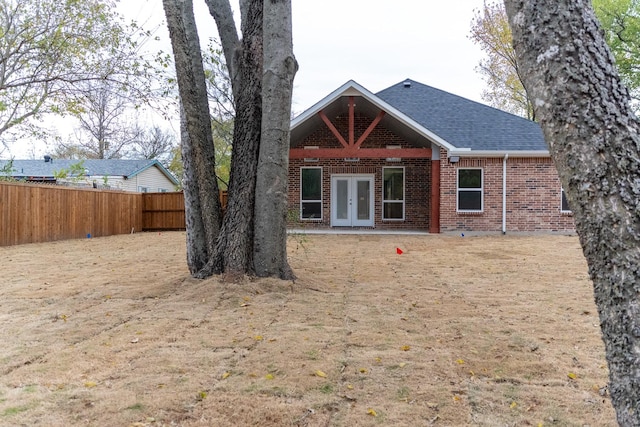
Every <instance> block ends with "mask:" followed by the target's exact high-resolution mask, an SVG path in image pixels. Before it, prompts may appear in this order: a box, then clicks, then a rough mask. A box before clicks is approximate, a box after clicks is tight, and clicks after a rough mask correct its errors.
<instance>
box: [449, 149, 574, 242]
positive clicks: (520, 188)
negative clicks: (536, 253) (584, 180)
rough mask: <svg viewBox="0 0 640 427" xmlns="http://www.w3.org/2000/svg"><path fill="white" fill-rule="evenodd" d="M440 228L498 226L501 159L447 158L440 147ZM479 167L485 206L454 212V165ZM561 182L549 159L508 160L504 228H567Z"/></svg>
mask: <svg viewBox="0 0 640 427" xmlns="http://www.w3.org/2000/svg"><path fill="white" fill-rule="evenodd" d="M440 158H441V161H440V168H441V183H440V185H441V187H440V230H441V231H442V232H454V231H494V232H499V231H502V191H503V190H502V173H503V159H502V158H460V161H459V162H458V163H449V161H448V159H447V153H446V150H441V152H440ZM458 168H482V170H483V179H484V211H483V212H482V213H462V212H457V211H456V209H457V206H456V202H457V194H456V190H457V182H456V179H457V169H458ZM560 191H561V187H560V181H559V179H558V174H557V172H556V169H555V166H554V165H553V162H552V160H551V159H550V158H509V159H507V204H506V205H507V206H506V207H507V209H506V213H507V221H506V229H507V232H535V231H541V232H555V231H558V232H567V231H573V230H574V223H573V216H572V215H571V214H570V213H569V214H567V213H561V212H560V197H561V193H560Z"/></svg>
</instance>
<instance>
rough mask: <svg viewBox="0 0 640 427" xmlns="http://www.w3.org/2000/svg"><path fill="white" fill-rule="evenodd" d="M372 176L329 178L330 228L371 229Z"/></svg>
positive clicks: (372, 204) (372, 203)
mask: <svg viewBox="0 0 640 427" xmlns="http://www.w3.org/2000/svg"><path fill="white" fill-rule="evenodd" d="M373 207H374V202H373V175H332V176H331V226H332V227H373V218H374V217H373V212H374V210H373Z"/></svg>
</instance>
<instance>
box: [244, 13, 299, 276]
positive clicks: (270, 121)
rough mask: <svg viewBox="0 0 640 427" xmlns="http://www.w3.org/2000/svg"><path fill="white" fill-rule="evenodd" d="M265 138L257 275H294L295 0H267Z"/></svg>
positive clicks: (260, 176) (260, 167) (257, 227)
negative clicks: (290, 224)
mask: <svg viewBox="0 0 640 427" xmlns="http://www.w3.org/2000/svg"><path fill="white" fill-rule="evenodd" d="M263 23H264V69H263V76H262V140H261V143H260V155H259V160H258V170H257V182H256V197H255V200H256V202H255V241H254V267H255V272H256V274H257V275H258V276H276V277H280V278H282V279H292V278H293V277H294V275H293V272H292V270H291V267H290V266H289V263H288V261H287V197H288V181H289V180H288V174H289V136H290V132H289V128H290V123H291V96H292V92H293V79H294V76H295V74H296V71H297V70H298V64H297V62H296V59H295V57H294V56H293V42H292V34H291V0H266V1H265V2H264V16H263Z"/></svg>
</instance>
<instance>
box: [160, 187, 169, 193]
mask: <svg viewBox="0 0 640 427" xmlns="http://www.w3.org/2000/svg"><path fill="white" fill-rule="evenodd" d="M168 191H169V190H167V189H166V188H158V193H167V192H168Z"/></svg>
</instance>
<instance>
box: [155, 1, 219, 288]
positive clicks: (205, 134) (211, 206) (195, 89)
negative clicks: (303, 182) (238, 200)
mask: <svg viewBox="0 0 640 427" xmlns="http://www.w3.org/2000/svg"><path fill="white" fill-rule="evenodd" d="M163 5H164V10H165V15H166V18H167V25H168V27H169V35H170V38H171V45H172V47H173V54H174V57H175V66H176V75H177V80H178V90H179V93H180V100H181V105H182V109H183V114H181V117H182V120H181V121H182V125H181V126H182V129H183V132H182V136H183V138H182V150H183V160H184V162H185V182H184V192H185V211H186V219H187V221H188V222H187V254H188V255H187V262H188V263H189V271H190V272H191V274H192V275H196V274H198V273H199V272H200V271H201V270H202V268H203V267H204V266H203V265H202V261H203V260H207V261H208V260H210V259H211V257H212V256H213V254H214V251H215V245H216V240H217V238H218V235H219V232H220V222H221V209H220V198H219V190H218V183H217V179H216V176H215V151H214V146H213V136H212V133H211V118H210V114H209V103H208V98H207V90H206V85H205V76H204V69H203V66H202V56H201V50H200V42H199V38H198V32H197V28H196V23H195V17H194V15H193V4H192V1H191V0H163Z"/></svg>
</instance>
